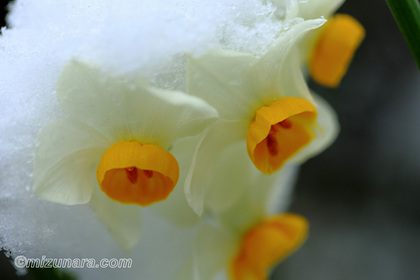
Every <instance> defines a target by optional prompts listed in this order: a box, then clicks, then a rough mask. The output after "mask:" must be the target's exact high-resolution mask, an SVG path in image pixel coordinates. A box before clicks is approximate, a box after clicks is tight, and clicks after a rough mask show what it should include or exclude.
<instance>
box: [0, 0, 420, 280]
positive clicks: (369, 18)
mask: <svg viewBox="0 0 420 280" xmlns="http://www.w3.org/2000/svg"><path fill="white" fill-rule="evenodd" d="M1 5H2V6H1V7H0V10H1V12H2V16H1V19H2V20H3V19H4V15H5V13H6V9H5V8H4V6H5V5H6V3H3V4H1ZM338 12H339V13H348V14H351V15H352V16H354V17H355V18H356V19H358V20H359V21H360V22H361V23H362V24H363V25H364V27H365V28H366V34H367V35H366V39H365V41H364V42H363V44H362V45H361V47H360V48H359V50H358V51H357V53H356V56H355V58H354V61H353V63H352V65H351V67H350V68H349V72H348V73H347V75H346V76H345V78H344V79H343V81H342V83H341V86H340V87H339V88H338V89H326V88H324V87H321V86H318V85H316V84H315V83H313V82H310V87H311V88H312V89H313V90H314V91H315V92H317V93H318V94H320V95H321V96H323V97H324V98H325V99H326V100H328V101H329V102H330V103H331V105H332V107H333V108H334V109H335V110H336V112H337V114H338V119H339V121H340V124H341V133H340V135H339V137H338V139H337V141H336V142H335V143H334V144H333V145H332V146H331V147H330V148H329V149H328V150H327V151H326V152H324V153H323V154H321V155H319V156H317V157H315V158H313V159H311V160H310V161H308V162H307V163H305V164H304V165H303V166H302V168H301V173H300V177H299V179H298V182H297V185H296V189H295V196H294V200H293V203H292V207H291V211H292V212H296V213H300V214H302V215H304V216H306V217H307V218H308V219H309V221H310V223H311V231H310V235H309V239H308V240H307V242H306V243H305V244H304V245H303V247H302V248H301V249H300V250H299V251H298V252H297V253H295V254H293V255H292V256H291V257H290V258H288V259H287V260H286V261H284V262H283V263H282V264H280V265H279V266H278V267H277V268H276V270H275V271H274V273H273V275H272V280H276V279H282V280H291V279H294V280H296V279H299V280H302V279H303V280H306V279H310V280H318V279H319V280H321V279H322V280H330V279H331V280H333V279H334V280H337V279H340V280H347V279H352V280H353V279H358V280H365V279H366V280H368V279H369V280H376V279H378V280H379V279H380V280H388V279H390V280H391V279H419V276H418V275H420V266H419V263H420V238H419V237H420V110H419V108H420V75H419V71H418V69H417V68H416V65H415V63H414V61H413V59H412V57H411V55H410V52H409V50H408V47H407V46H406V44H405V42H404V39H403V37H402V35H401V34H400V32H399V30H398V27H397V25H396V23H395V22H394V20H393V18H392V15H391V13H390V11H389V10H388V7H387V5H386V3H385V0H370V1H364V0H347V2H346V3H345V4H344V5H343V6H342V7H341V8H340V10H339V11H338ZM4 25H5V22H4V21H2V22H1V26H4ZM419 42H420V38H419ZM0 47H1V46H0ZM0 63H1V62H0ZM0 278H1V279H33V278H32V277H31V276H30V275H27V276H23V277H20V278H16V276H15V273H14V270H13V267H12V265H11V263H10V261H9V260H8V259H7V258H6V257H4V255H3V254H1V257H0Z"/></svg>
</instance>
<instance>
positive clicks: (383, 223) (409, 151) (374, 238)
mask: <svg viewBox="0 0 420 280" xmlns="http://www.w3.org/2000/svg"><path fill="white" fill-rule="evenodd" d="M339 12H341V13H349V14H351V15H353V16H354V17H355V18H357V19H358V20H359V21H360V22H361V23H362V24H363V25H364V26H365V28H366V33H367V37H366V39H365V41H364V42H363V44H362V46H361V47H360V49H359V50H358V52H357V53H356V57H355V59H354V61H353V63H352V65H351V67H350V69H349V72H348V74H347V75H346V77H345V78H344V80H343V81H342V84H341V86H340V88H339V89H338V90H330V89H325V88H322V87H320V86H317V85H315V84H314V83H312V82H311V83H310V86H311V88H312V89H314V90H315V91H316V92H318V93H319V94H320V95H322V96H323V97H324V98H325V99H327V100H328V101H329V102H330V103H331V104H332V106H333V107H334V108H335V110H336V111H337V114H338V117H339V121H340V124H341V133H340V135H339V137H338V139H337V141H336V142H335V143H334V144H333V145H332V146H331V147H330V148H329V149H328V150H327V151H326V152H325V153H323V154H321V155H320V156H318V157H316V158H314V159H312V160H310V161H309V162H307V163H305V164H304V165H303V167H302V168H301V173H300V177H299V179H298V182H297V186H296V190H295V197H294V201H293V204H292V209H291V211H293V212H297V213H300V214H303V215H304V216H306V217H308V218H309V220H310V223H311V231H310V236H309V239H308V240H307V242H306V243H305V245H304V246H303V247H302V248H301V249H300V250H299V251H298V252H297V253H295V254H294V255H292V256H291V257H290V258H289V259H287V260H286V261H285V262H283V263H282V264H280V265H279V266H278V267H277V269H276V270H275V272H274V274H273V277H272V279H283V280H288V279H295V280H296V279H299V280H300V279H305V280H306V279H310V280H318V279H319V280H321V279H322V280H330V279H331V280H333V279H334V280H337V279H340V280H347V279H349V280H350V279H358V280H365V279H366V280H374V279H378V280H379V279H381V280H388V279H390V280H391V279H395V280H402V279H413V280H414V279H420V240H419V238H420V219H419V218H420V202H419V199H420V147H418V146H420V76H419V71H418V70H417V68H416V65H415V63H414V61H413V60H412V58H411V55H410V52H409V50H408V47H407V46H406V44H405V42H404V39H403V37H402V35H401V34H400V33H399V30H398V27H397V25H396V23H395V22H394V20H393V18H392V15H391V13H390V11H389V10H388V7H387V5H386V2H385V0H370V1H363V0H353V1H352V0H348V1H347V2H346V3H345V4H344V5H343V6H342V8H341V9H340V10H339ZM419 43H420V37H419Z"/></svg>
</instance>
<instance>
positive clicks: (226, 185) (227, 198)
mask: <svg viewBox="0 0 420 280" xmlns="http://www.w3.org/2000/svg"><path fill="white" fill-rule="evenodd" d="M208 169H209V170H208V172H211V174H212V176H211V178H209V179H208V187H207V190H206V192H205V204H206V208H209V209H210V210H211V212H216V213H217V212H221V211H223V210H225V209H226V208H228V207H230V206H231V205H232V204H234V203H235V202H236V200H237V199H239V198H240V197H241V196H242V193H243V192H245V191H248V189H249V187H250V186H249V184H250V181H251V179H252V175H253V172H254V171H255V167H254V165H253V164H252V162H251V161H250V159H249V156H248V154H247V152H246V145H245V142H244V141H241V142H239V143H234V144H232V145H230V146H229V147H226V148H224V149H220V150H219V152H218V155H217V156H216V157H215V164H214V167H213V168H211V167H210V166H209V167H208ZM255 187H256V186H255Z"/></svg>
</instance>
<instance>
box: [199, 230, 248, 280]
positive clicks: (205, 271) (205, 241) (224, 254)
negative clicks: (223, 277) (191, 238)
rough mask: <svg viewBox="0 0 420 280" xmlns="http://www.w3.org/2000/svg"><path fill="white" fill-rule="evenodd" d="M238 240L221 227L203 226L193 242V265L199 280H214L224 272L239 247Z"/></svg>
mask: <svg viewBox="0 0 420 280" xmlns="http://www.w3.org/2000/svg"><path fill="white" fill-rule="evenodd" d="M239 242H240V240H239V238H238V236H236V235H235V234H233V233H232V232H230V231H227V230H226V229H224V228H222V227H214V226H210V225H203V226H202V227H200V229H199V231H198V233H197V237H196V240H195V242H194V253H195V254H194V257H195V265H196V268H197V271H198V274H199V278H198V279H200V280H211V279H214V277H215V276H216V274H218V273H219V272H221V271H223V270H226V269H227V268H228V265H229V262H230V261H231V260H232V258H233V256H234V254H235V253H236V250H238V247H239Z"/></svg>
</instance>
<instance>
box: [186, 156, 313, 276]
mask: <svg viewBox="0 0 420 280" xmlns="http://www.w3.org/2000/svg"><path fill="white" fill-rule="evenodd" d="M235 154H236V159H237V161H238V162H237V165H236V166H232V165H224V167H225V169H226V170H225V172H229V173H230V174H231V177H232V178H231V179H230V182H231V183H233V182H234V180H235V179H236V184H242V185H243V186H242V187H243V188H244V189H245V191H243V192H242V193H241V196H240V197H239V198H238V199H236V200H235V202H234V203H233V204H230V205H229V206H228V207H225V208H219V209H216V211H212V212H211V213H212V214H213V215H214V216H215V217H216V218H217V219H213V220H212V219H207V220H206V219H204V221H207V222H206V223H203V224H202V225H201V227H200V228H199V230H198V233H197V237H196V239H195V244H194V257H195V259H194V262H193V269H192V271H194V272H195V273H196V277H197V279H201V280H210V279H215V278H216V277H219V276H220V275H222V276H224V277H222V278H223V279H225V278H228V279H230V280H245V279H246V280H252V279H255V280H263V279H267V275H268V273H269V271H270V270H271V269H272V268H273V267H274V266H275V265H276V264H277V263H278V262H279V261H281V260H282V259H284V258H285V257H287V256H288V255H289V254H290V253H292V252H293V251H294V250H296V248H298V247H299V246H300V245H301V244H302V243H303V241H304V240H305V239H306V235H307V228H308V224H307V221H306V219H305V218H303V217H301V216H299V215H296V214H290V213H282V214H276V213H277V212H278V211H284V210H285V209H286V207H287V206H288V203H289V201H290V192H291V189H292V187H293V182H294V177H295V175H296V167H295V166H291V165H288V166H286V167H285V168H283V169H282V170H281V171H280V172H278V173H276V174H275V175H273V176H265V175H263V174H261V173H260V172H258V171H257V170H256V169H255V168H252V163H251V162H249V160H247V159H246V158H244V157H243V156H241V155H242V153H240V151H239V150H238V149H236V150H235V151H230V153H229V155H231V156H233V155H235ZM235 171H240V172H235ZM221 174H222V173H221V172H220V171H219V172H217V173H215V174H214V175H215V176H216V180H215V182H213V184H219V183H220V182H221V181H222V180H221V179H219V178H220V175H221ZM224 186H226V185H224ZM212 210H213V209H212ZM217 279H219V278H217Z"/></svg>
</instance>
